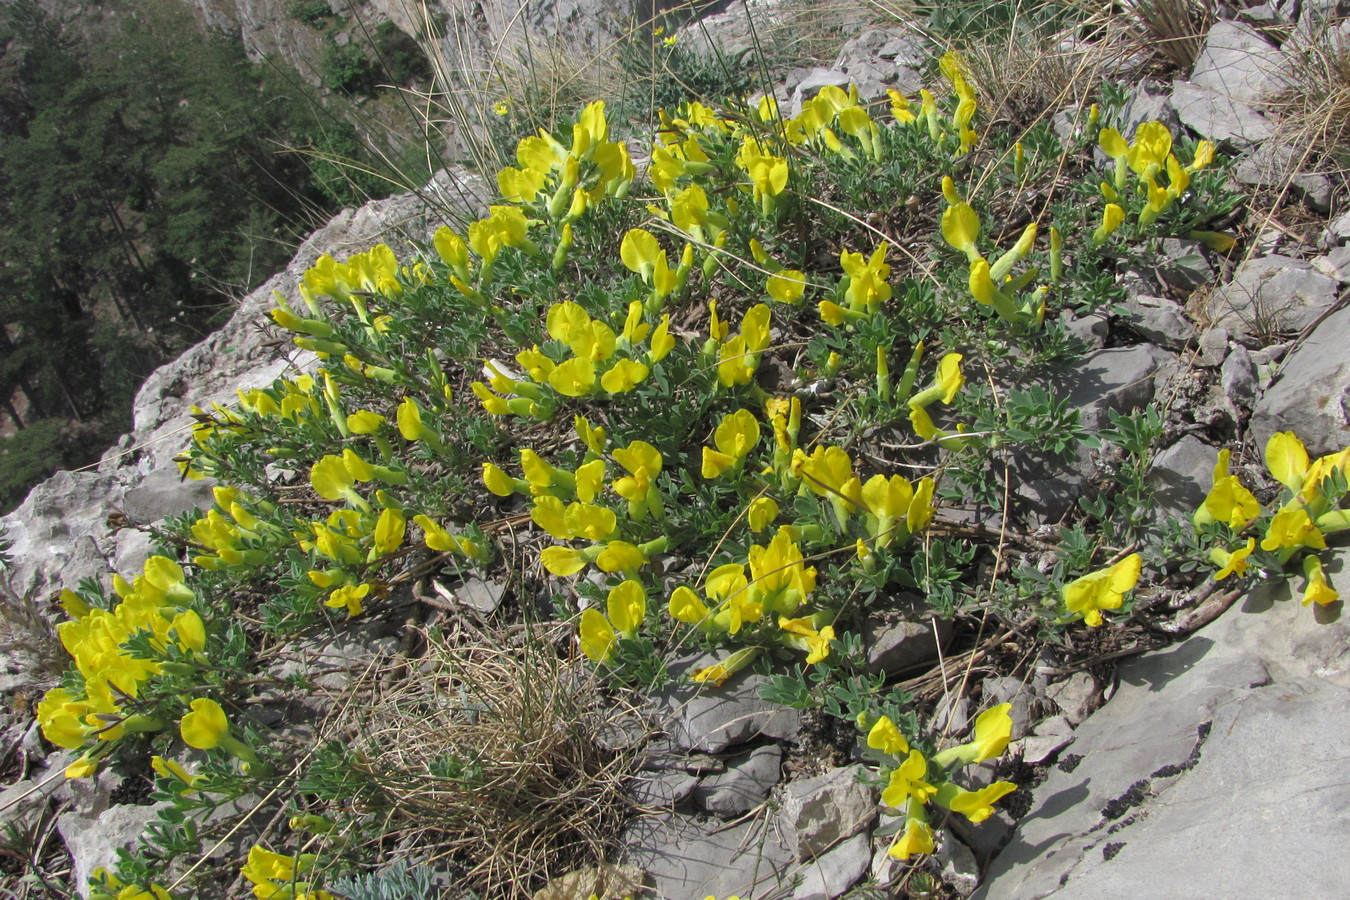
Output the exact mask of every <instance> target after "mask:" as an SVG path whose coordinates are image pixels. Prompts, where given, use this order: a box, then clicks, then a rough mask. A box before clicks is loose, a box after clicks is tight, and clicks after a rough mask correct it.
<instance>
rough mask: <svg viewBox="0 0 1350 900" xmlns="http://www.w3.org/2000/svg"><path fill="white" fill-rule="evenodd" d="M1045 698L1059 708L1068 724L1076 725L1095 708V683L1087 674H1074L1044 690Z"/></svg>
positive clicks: (1096, 696)
mask: <svg viewBox="0 0 1350 900" xmlns="http://www.w3.org/2000/svg"><path fill="white" fill-rule="evenodd" d="M1045 696H1046V698H1047V699H1048V700H1050V702H1051V703H1053V704H1055V706H1058V707H1059V710H1060V712H1062V713H1064V717H1065V718H1066V719H1068V721H1069V724H1071V725H1077V724H1078V723H1079V722H1082V721H1083V720H1084V719H1086V718H1087V717H1088V716H1089V715H1091V714H1092V711H1093V710H1094V709H1095V708H1096V707H1097V701H1098V698H1099V695H1098V692H1097V681H1096V679H1094V678H1093V677H1092V675H1091V674H1090V673H1088V672H1075V673H1073V674H1072V675H1070V676H1069V677H1068V678H1066V679H1064V680H1063V681H1057V682H1055V683H1054V684H1052V685H1050V686H1049V687H1048V688H1046V690H1045Z"/></svg>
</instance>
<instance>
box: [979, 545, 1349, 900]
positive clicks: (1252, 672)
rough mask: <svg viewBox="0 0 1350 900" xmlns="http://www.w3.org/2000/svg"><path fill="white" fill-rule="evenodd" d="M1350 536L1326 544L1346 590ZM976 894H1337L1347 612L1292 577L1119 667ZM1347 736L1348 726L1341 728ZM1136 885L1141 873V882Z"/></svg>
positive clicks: (1344, 813) (1344, 791)
mask: <svg viewBox="0 0 1350 900" xmlns="http://www.w3.org/2000/svg"><path fill="white" fill-rule="evenodd" d="M1347 561H1350V551H1346V550H1340V551H1337V552H1334V553H1332V554H1330V556H1329V564H1328V567H1327V568H1328V576H1329V578H1330V580H1331V582H1332V585H1333V587H1335V588H1336V589H1337V590H1340V591H1347V590H1350V571H1347V569H1348V568H1350V567H1347V565H1346V563H1347ZM1119 681H1120V686H1119V688H1118V690H1117V691H1116V693H1115V695H1114V696H1113V697H1112V698H1111V700H1110V702H1109V703H1107V704H1106V705H1105V706H1104V707H1103V708H1102V709H1100V710H1099V711H1098V712H1096V713H1095V714H1094V715H1092V716H1091V717H1090V718H1089V719H1088V720H1087V721H1086V722H1084V723H1083V724H1082V725H1081V726H1080V727H1079V728H1078V731H1077V733H1076V740H1075V743H1074V745H1073V747H1072V752H1071V753H1070V754H1068V755H1062V756H1061V758H1060V762H1059V764H1058V766H1057V767H1055V768H1054V769H1052V770H1051V772H1050V774H1049V776H1048V777H1047V779H1046V780H1045V782H1043V783H1042V784H1041V785H1040V786H1039V787H1037V788H1036V789H1035V791H1034V794H1033V804H1032V809H1031V811H1030V813H1029V814H1028V815H1027V816H1026V817H1025V818H1023V819H1022V821H1021V822H1020V823H1019V824H1018V827H1017V831H1016V833H1015V834H1014V836H1013V840H1012V842H1011V843H1010V844H1009V845H1008V847H1007V848H1006V849H1005V850H1003V852H1002V853H1000V854H999V855H998V856H997V857H996V858H995V859H994V861H993V864H992V866H991V868H990V871H989V876H988V880H987V881H986V883H985V885H984V886H983V887H982V888H981V889H980V891H979V892H977V894H976V896H977V897H984V898H989V900H1003V898H1017V900H1022V898H1027V900H1030V898H1040V897H1046V896H1050V895H1052V894H1053V895H1054V896H1056V897H1066V898H1077V897H1082V898H1095V897H1115V896H1136V895H1138V890H1139V886H1140V885H1147V886H1148V894H1149V896H1158V897H1169V898H1172V897H1178V898H1201V897H1204V898H1210V897H1216V896H1232V897H1241V896H1248V895H1249V894H1250V887H1251V885H1252V884H1253V882H1254V880H1256V881H1260V882H1261V883H1263V884H1297V885H1299V891H1300V893H1301V894H1302V895H1306V896H1339V895H1340V893H1341V892H1342V890H1341V886H1343V885H1344V884H1345V883H1346V879H1347V878H1350V872H1348V871H1347V864H1346V861H1345V855H1344V854H1343V853H1342V852H1341V851H1340V849H1339V841H1340V837H1341V836H1343V835H1344V833H1345V831H1346V829H1347V827H1350V784H1347V783H1346V781H1345V778H1344V771H1345V767H1346V765H1347V762H1350V749H1347V747H1350V744H1348V743H1347V739H1346V738H1347V737H1350V720H1348V719H1347V717H1346V716H1345V715H1344V712H1343V711H1344V710H1345V709H1346V708H1347V704H1350V624H1348V623H1347V622H1346V621H1344V618H1343V617H1341V616H1340V615H1339V612H1338V611H1337V610H1335V609H1331V608H1328V609H1321V608H1317V609H1312V608H1307V607H1304V606H1302V605H1301V604H1300V603H1299V602H1298V600H1297V599H1296V598H1294V597H1292V596H1291V594H1290V591H1289V588H1288V586H1287V585H1286V584H1283V583H1279V584H1273V585H1265V586H1262V587H1260V588H1258V589H1256V590H1254V591H1252V592H1251V593H1250V594H1249V595H1248V596H1247V597H1245V598H1244V599H1243V600H1241V601H1240V602H1239V603H1238V604H1236V605H1235V606H1233V607H1232V608H1230V609H1229V610H1228V611H1227V612H1226V613H1224V614H1223V615H1222V616H1220V617H1219V618H1218V619H1217V620H1216V621H1215V622H1214V623H1212V624H1211V625H1210V626H1208V627H1207V628H1206V629H1204V630H1203V631H1201V632H1199V633H1198V634H1195V635H1193V636H1191V637H1190V638H1188V639H1187V640H1186V641H1184V642H1182V643H1180V644H1177V645H1175V646H1173V647H1169V648H1167V649H1166V650H1162V651H1158V652H1155V653H1149V654H1145V655H1144V656H1141V657H1139V658H1137V659H1134V660H1131V661H1130V662H1128V663H1125V664H1124V665H1122V666H1121V668H1120V670H1119ZM1343 735H1344V737H1343ZM1131 886H1132V887H1131Z"/></svg>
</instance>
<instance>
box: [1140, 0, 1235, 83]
mask: <svg viewBox="0 0 1350 900" xmlns="http://www.w3.org/2000/svg"><path fill="white" fill-rule="evenodd" d="M1214 5H1215V4H1214V2H1213V0H1129V2H1127V3H1126V4H1125V13H1126V15H1127V17H1129V18H1130V19H1131V20H1132V25H1133V27H1132V31H1133V34H1134V37H1135V39H1136V40H1137V41H1138V46H1139V49H1141V50H1144V51H1146V52H1148V53H1156V54H1157V55H1158V56H1161V57H1162V58H1163V59H1164V60H1165V61H1166V62H1167V63H1169V64H1170V65H1172V66H1174V67H1175V68H1176V69H1178V70H1180V71H1182V72H1190V70H1191V69H1193V68H1194V67H1195V61H1196V59H1197V58H1198V57H1199V56H1200V51H1201V50H1202V49H1203V48H1204V46H1205V34H1206V33H1207V32H1208V31H1209V28H1210V26H1211V25H1213V24H1214Z"/></svg>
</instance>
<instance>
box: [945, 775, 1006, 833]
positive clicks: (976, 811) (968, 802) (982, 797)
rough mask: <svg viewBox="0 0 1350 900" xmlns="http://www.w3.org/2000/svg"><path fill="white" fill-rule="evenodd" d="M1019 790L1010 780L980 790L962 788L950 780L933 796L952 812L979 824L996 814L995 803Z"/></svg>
mask: <svg viewBox="0 0 1350 900" xmlns="http://www.w3.org/2000/svg"><path fill="white" fill-rule="evenodd" d="M1015 790H1017V785H1015V784H1013V783H1012V782H1010V781H995V782H994V783H993V784H991V785H989V786H988V787H984V788H981V789H980V790H978V791H967V790H962V789H961V788H960V787H957V786H956V785H954V784H951V783H950V782H949V783H947V784H944V785H942V787H940V788H938V792H937V795H936V796H935V797H934V798H933V799H934V800H935V801H936V803H937V804H938V805H939V806H941V807H944V808H946V809H950V810H951V811H952V812H956V813H960V814H961V815H963V816H965V817H966V818H967V819H969V820H970V821H972V822H974V823H976V824H979V823H980V822H983V821H984V820H985V819H987V818H989V817H990V816H992V815H993V814H994V804H995V803H997V802H998V801H999V800H1001V799H1002V798H1004V797H1006V796H1007V795H1009V794H1011V793H1012V792H1013V791H1015Z"/></svg>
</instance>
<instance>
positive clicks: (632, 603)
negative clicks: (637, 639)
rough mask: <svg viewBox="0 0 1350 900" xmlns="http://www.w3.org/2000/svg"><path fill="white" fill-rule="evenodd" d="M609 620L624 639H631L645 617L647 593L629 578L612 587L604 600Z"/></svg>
mask: <svg viewBox="0 0 1350 900" xmlns="http://www.w3.org/2000/svg"><path fill="white" fill-rule="evenodd" d="M605 602H606V608H607V610H608V612H609V620H610V622H612V623H613V624H614V628H615V629H616V630H617V631H618V632H619V633H620V634H623V635H624V636H625V637H632V636H633V635H635V634H636V633H637V630H638V628H639V627H640V626H641V625H642V621H643V619H645V618H646V617H647V592H646V591H645V590H644V589H643V587H642V583H641V582H638V581H634V580H632V579H631V578H630V579H626V580H624V581H622V582H620V583H619V584H618V585H616V586H615V587H613V588H612V589H611V590H610V592H609V595H608V597H607V598H606V601H605Z"/></svg>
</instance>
